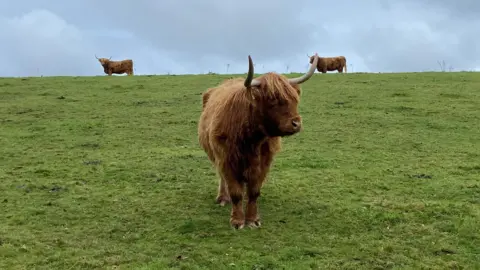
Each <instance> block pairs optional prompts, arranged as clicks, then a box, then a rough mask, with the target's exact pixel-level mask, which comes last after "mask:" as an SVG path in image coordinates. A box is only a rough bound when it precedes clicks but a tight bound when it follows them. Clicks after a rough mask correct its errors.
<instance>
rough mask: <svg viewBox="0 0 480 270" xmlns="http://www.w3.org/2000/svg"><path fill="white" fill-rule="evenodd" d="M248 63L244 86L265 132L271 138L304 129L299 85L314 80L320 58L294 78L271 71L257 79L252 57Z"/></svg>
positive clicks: (316, 56) (315, 57)
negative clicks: (303, 72) (299, 104)
mask: <svg viewBox="0 0 480 270" xmlns="http://www.w3.org/2000/svg"><path fill="white" fill-rule="evenodd" d="M248 62H249V66H248V75H247V78H246V79H245V82H244V86H245V87H246V91H249V92H250V94H251V97H252V102H253V106H254V108H255V109H256V112H257V113H258V119H259V121H260V123H259V125H260V126H261V127H262V128H263V131H264V132H265V133H266V134H267V135H268V136H289V135H293V134H295V133H297V132H299V131H300V130H301V129H302V117H301V116H300V114H299V113H298V103H299V101H300V92H301V89H300V84H302V83H304V82H306V81H307V80H308V79H310V77H312V75H313V73H314V72H315V67H316V66H317V62H318V55H317V54H315V56H314V61H313V64H312V65H311V66H310V69H309V70H308V72H307V73H306V74H304V75H302V76H300V77H298V78H291V79H289V78H287V77H285V76H283V75H280V74H277V73H272V72H271V73H267V74H264V75H262V76H261V77H259V78H255V79H254V78H253V62H252V58H251V57H250V56H248Z"/></svg>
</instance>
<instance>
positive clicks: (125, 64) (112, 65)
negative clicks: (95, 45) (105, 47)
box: [95, 55, 133, 76]
mask: <svg viewBox="0 0 480 270" xmlns="http://www.w3.org/2000/svg"><path fill="white" fill-rule="evenodd" d="M95 58H97V59H98V62H100V64H101V65H102V67H103V72H105V74H108V76H112V73H115V74H123V73H127V75H129V76H131V75H133V61H132V59H126V60H121V61H112V60H110V59H112V57H110V58H108V59H107V58H98V57H97V56H96V55H95Z"/></svg>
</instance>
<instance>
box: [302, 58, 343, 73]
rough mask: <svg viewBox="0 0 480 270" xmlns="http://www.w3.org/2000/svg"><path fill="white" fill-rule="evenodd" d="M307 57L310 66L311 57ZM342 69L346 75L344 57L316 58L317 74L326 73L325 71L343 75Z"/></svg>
mask: <svg viewBox="0 0 480 270" xmlns="http://www.w3.org/2000/svg"><path fill="white" fill-rule="evenodd" d="M307 56H308V54H307ZM308 57H309V58H310V64H311V63H312V62H313V56H308ZM344 68H345V73H347V59H346V58H345V56H336V57H319V58H318V64H317V70H318V72H322V73H327V71H335V70H338V72H339V73H343V69H344Z"/></svg>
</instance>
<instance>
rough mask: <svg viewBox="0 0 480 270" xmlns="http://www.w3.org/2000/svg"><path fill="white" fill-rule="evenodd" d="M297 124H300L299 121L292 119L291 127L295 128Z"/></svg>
mask: <svg viewBox="0 0 480 270" xmlns="http://www.w3.org/2000/svg"><path fill="white" fill-rule="evenodd" d="M299 125H300V123H299V122H298V121H296V120H293V121H292V126H293V127H295V128H296V127H298V126H299Z"/></svg>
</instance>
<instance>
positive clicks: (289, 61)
mask: <svg viewBox="0 0 480 270" xmlns="http://www.w3.org/2000/svg"><path fill="white" fill-rule="evenodd" d="M479 29H480V1H477V0H459V1H452V0H448V1H447V0H362V1H359V0H344V1H340V0H339V1H338V2H337V1H332V0H329V1H324V0H295V1H293V0H275V1H273V0H263V1H253V0H242V1H233V0H209V1H199V0H138V1H136V2H135V1H123V0H116V1H113V0H101V1H100V0H79V1H66V0H17V1H9V0H0V37H1V40H2V42H0V59H1V61H0V63H1V64H0V77H6V76H38V75H44V76H54V75H80V76H82V75H104V73H103V69H102V67H101V66H100V64H99V63H98V61H97V60H96V59H95V54H97V56H99V57H112V60H120V59H125V58H131V59H133V60H134V66H135V70H136V74H166V73H173V74H185V73H194V74H198V73H207V72H209V71H211V72H216V73H226V72H227V65H228V64H229V67H228V72H229V73H244V72H246V70H247V67H248V60H247V56H248V55H249V54H250V55H251V56H252V59H253V61H254V63H255V64H256V72H258V73H263V72H268V71H276V72H286V71H287V67H288V71H289V72H290V71H305V70H306V68H307V65H308V58H307V54H309V55H311V54H313V53H315V52H318V54H319V55H320V56H337V55H344V56H345V57H346V58H347V64H348V69H349V71H354V72H408V71H427V70H440V66H439V64H438V61H444V62H445V69H446V70H448V69H449V68H453V70H454V71H458V70H480V35H479Z"/></svg>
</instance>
